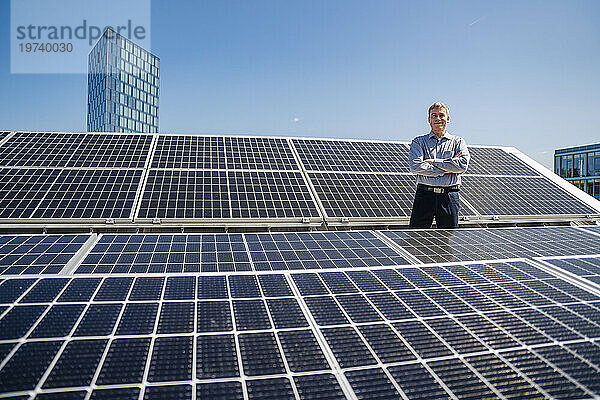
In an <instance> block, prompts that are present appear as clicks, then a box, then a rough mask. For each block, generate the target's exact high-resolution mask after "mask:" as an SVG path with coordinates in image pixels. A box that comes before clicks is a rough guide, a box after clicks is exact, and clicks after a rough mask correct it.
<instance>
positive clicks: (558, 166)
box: [554, 157, 560, 175]
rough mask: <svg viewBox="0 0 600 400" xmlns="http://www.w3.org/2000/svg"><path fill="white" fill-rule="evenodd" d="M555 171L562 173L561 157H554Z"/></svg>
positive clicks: (558, 173)
mask: <svg viewBox="0 0 600 400" xmlns="http://www.w3.org/2000/svg"><path fill="white" fill-rule="evenodd" d="M554 173H555V174H556V175H560V157H554Z"/></svg>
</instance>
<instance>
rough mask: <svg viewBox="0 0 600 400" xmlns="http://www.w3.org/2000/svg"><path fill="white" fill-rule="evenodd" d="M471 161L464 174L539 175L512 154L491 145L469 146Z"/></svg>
mask: <svg viewBox="0 0 600 400" xmlns="http://www.w3.org/2000/svg"><path fill="white" fill-rule="evenodd" d="M469 153H470V155H471V161H470V162H469V168H468V169H467V172H466V174H476V175H523V176H539V175H540V174H539V172H537V171H536V170H535V169H533V168H532V167H531V166H529V165H528V164H526V163H525V162H524V161H522V160H521V159H520V158H518V157H517V156H515V155H514V154H510V153H507V152H506V151H504V150H502V149H499V148H493V147H477V146H469Z"/></svg>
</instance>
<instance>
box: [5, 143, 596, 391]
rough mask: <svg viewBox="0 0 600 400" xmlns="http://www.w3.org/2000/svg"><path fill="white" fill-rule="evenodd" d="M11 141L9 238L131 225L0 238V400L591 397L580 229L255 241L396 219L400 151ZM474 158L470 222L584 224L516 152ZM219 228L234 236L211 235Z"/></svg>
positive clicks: (586, 269) (592, 363) (590, 333)
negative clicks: (14, 230)
mask: <svg viewBox="0 0 600 400" xmlns="http://www.w3.org/2000/svg"><path fill="white" fill-rule="evenodd" d="M17 137H18V140H20V142H19V143H22V146H23V147H22V148H21V149H20V150H21V151H20V152H19V151H14V149H7V148H6V146H0V165H4V164H2V162H7V163H8V164H7V165H9V166H10V167H11V168H4V169H0V205H1V206H2V207H0V209H1V210H3V211H2V212H3V213H0V218H4V219H5V222H10V223H15V224H16V223H21V222H25V221H29V222H38V223H39V222H40V221H39V220H38V218H43V219H44V221H43V222H44V224H45V225H46V223H48V225H49V226H51V225H53V224H54V223H59V221H60V220H61V219H69V218H75V219H77V220H75V221H69V220H68V221H66V222H69V223H75V222H77V223H80V224H83V225H86V224H92V223H98V221H94V220H93V219H92V218H95V219H98V218H103V219H109V218H131V217H132V215H133V214H134V213H137V218H138V219H137V220H135V222H133V224H132V225H124V226H123V227H120V226H118V227H115V228H114V229H111V228H110V225H107V227H108V228H104V231H105V233H101V234H99V235H98V236H96V235H91V234H54V235H14V234H11V235H5V236H0V275H1V276H0V397H1V398H23V399H28V400H32V399H61V400H68V399H82V400H90V399H111V400H115V399H132V398H135V399H142V398H143V399H147V400H151V399H165V398H168V399H174V398H182V399H192V398H196V399H205V398H209V399H218V398H225V399H245V400H250V399H266V398H273V399H286V398H289V399H344V398H359V399H371V398H374V397H378V398H390V399H397V398H432V399H433V398H594V397H598V396H600V385H599V384H598V379H597V378H598V372H599V371H600V290H598V289H594V288H599V287H600V286H597V284H600V280H599V279H598V276H600V274H599V273H600V262H599V261H598V259H599V256H598V255H600V244H598V243H599V242H598V240H597V239H598V238H597V235H598V233H597V232H596V233H595V230H596V228H591V229H590V230H586V229H582V228H575V227H539V228H494V229H490V228H487V229H461V230H436V231H431V230H404V231H382V232H374V231H367V230H360V231H359V230H340V231H334V230H323V231H308V232H294V231H287V232H270V231H269V232H267V233H262V232H253V231H252V229H253V228H252V227H253V226H255V225H253V224H254V223H260V224H262V225H261V226H263V227H267V226H271V224H272V223H274V222H278V221H279V222H285V223H286V224H289V225H286V230H287V228H288V227H290V228H292V229H293V227H294V226H295V227H296V228H298V226H299V225H298V224H303V225H302V226H304V227H308V226H309V225H310V226H311V227H312V228H316V226H317V224H318V223H320V222H323V221H322V218H321V213H322V212H323V209H324V210H325V211H326V219H325V223H324V224H323V225H321V226H319V227H318V229H331V227H330V226H328V224H327V223H331V222H332V218H341V220H340V221H339V222H342V223H344V217H349V218H358V219H359V220H358V222H360V223H365V222H373V223H382V222H383V221H385V223H389V221H390V220H391V221H393V220H394V219H396V221H400V222H405V221H406V219H407V217H408V215H409V213H410V208H411V205H412V198H413V194H414V176H412V175H409V174H408V173H407V169H406V167H407V165H406V158H407V151H408V147H407V146H406V145H404V144H402V143H387V142H362V141H340V140H313V139H310V140H309V139H306V140H305V139H281V138H251V137H218V136H192V135H188V136H184V135H160V136H157V137H156V138H154V136H151V135H117V134H115V135H109V134H93V135H92V134H90V135H84V134H81V135H77V134H42V133H21V134H18V135H14V137H12V136H11V139H10V140H8V141H11V140H13V139H15V138H17ZM0 140H1V134H0ZM15 140H16V139H15ZM15 143H16V142H15ZM290 144H291V146H290ZM154 145H156V151H155V152H154V153H153V154H152V156H149V152H150V151H151V150H150V149H151V147H152V146H154ZM472 149H473V151H472V153H473V156H475V158H476V159H477V161H476V162H474V163H472V165H471V168H470V170H469V172H470V173H471V175H468V176H466V177H465V185H464V186H463V189H464V193H463V196H464V197H463V198H464V199H467V200H469V203H470V204H471V205H473V206H474V208H475V209H476V210H477V211H478V212H479V213H481V214H484V215H518V216H520V215H522V214H521V213H525V214H524V215H527V216H528V218H529V219H528V220H529V221H539V220H540V219H538V218H537V216H539V215H549V214H555V213H558V214H559V215H558V216H554V217H553V218H559V217H560V215H562V216H563V217H565V218H574V216H576V215H587V214H596V213H597V210H595V209H593V207H590V206H588V205H586V204H584V202H582V201H580V200H579V199H578V197H577V196H572V195H571V194H570V193H568V192H567V191H563V190H562V189H560V188H557V187H556V186H557V185H554V184H553V183H552V182H551V181H549V180H548V179H546V178H545V177H542V176H539V175H541V174H538V173H537V170H536V169H535V168H532V167H529V166H527V163H525V162H522V161H521V160H520V159H518V158H517V157H515V156H513V155H512V154H509V153H508V152H505V151H504V150H502V149H497V148H494V149H488V148H485V149H484V148H479V147H473V148H472ZM298 156H299V157H298ZM149 159H151V160H152V167H151V168H149V167H148V165H147V161H148V160H149ZM297 159H299V160H300V161H302V163H300V164H297V161H296V160H297ZM16 165H24V166H25V165H27V166H28V167H27V168H15V166H16ZM52 166H53V167H54V168H53V167H52ZM134 167H135V168H134ZM103 168H104V169H103ZM145 168H146V169H145ZM483 175H488V176H483ZM536 175H538V176H536ZM142 178H143V179H144V182H145V181H146V180H147V184H146V186H145V188H141V187H139V186H140V185H139V182H140V180H142ZM308 178H310V180H311V181H310V182H308V181H305V179H308ZM542 183H543V184H542ZM538 184H539V185H538ZM494 185H496V186H501V185H504V188H503V189H502V190H499V189H498V191H497V192H496V191H495V190H497V189H495V188H496V186H494ZM540 185H541V186H540ZM490 187H491V188H490ZM540 188H542V189H543V190H544V191H543V192H538V191H539V190H540ZM317 196H318V198H317ZM471 197H473V198H474V200H473V201H471ZM547 198H551V199H552V200H548V199H547ZM313 199H314V200H313ZM319 200H320V201H319ZM553 202H554V203H555V204H552V203H553ZM317 205H318V206H317ZM134 208H135V209H136V211H135V212H134ZM463 212H466V213H469V212H470V210H468V208H466V207H463ZM10 218H13V220H10V221H6V220H7V219H10ZM145 219H148V220H145ZM150 219H151V220H152V222H153V224H152V226H150V224H149V222H150V221H149V220H150ZM157 219H166V220H169V219H171V221H167V222H170V223H173V224H174V225H173V226H177V227H181V226H183V227H184V228H186V229H187V228H188V227H191V226H193V228H192V229H196V228H199V227H201V226H202V229H203V233H196V234H193V233H191V232H190V233H189V234H188V233H186V234H184V233H178V234H172V233H152V232H163V231H165V227H166V229H167V230H168V229H174V228H168V225H162V226H161V225H160V222H162V221H157ZM235 219H240V221H242V222H240V221H232V220H235ZM14 221H17V222H14ZM307 221H308V222H310V224H307ZM107 222H108V221H107ZM234 222H237V223H238V224H240V223H243V225H244V226H243V227H241V229H240V225H237V226H236V227H235V229H236V230H228V225H233V223H234ZM333 222H335V223H337V222H338V221H337V220H334V221H333ZM353 222H354V221H353ZM118 223H119V224H121V223H124V224H125V223H127V222H122V221H118ZM138 223H139V225H138ZM175 224H177V225H175ZM206 224H210V225H211V226H213V227H214V229H211V230H210V231H209V230H208V229H205V227H206ZM45 225H44V226H45ZM15 226H16V225H15ZM33 226H36V225H31V227H33ZM39 226H41V224H40V225H39ZM73 226H75V225H73ZM128 226H129V227H128ZM132 226H133V227H136V226H138V227H140V229H142V230H143V231H139V232H142V233H133V232H137V231H133V230H131V229H130V228H131V227H132ZM348 226H350V224H349V225H348ZM19 227H20V226H19ZM52 228H55V227H54V226H52ZM80 228H81V226H80ZM122 228H125V229H127V232H129V233H116V232H118V231H120V229H122ZM34 229H35V228H34ZM94 229H96V228H94ZM215 229H219V230H221V231H222V230H225V232H227V233H214V232H215ZM304 229H306V228H304ZM65 231H69V228H68V227H66V228H65V226H62V227H61V231H60V232H65ZM207 231H208V232H207ZM240 231H241V232H243V233H236V232H240ZM80 232H81V230H80ZM169 232H173V231H172V230H170V231H169ZM411 255H412V257H411ZM533 257H535V259H534V260H531V259H528V258H533ZM411 260H413V261H414V262H416V261H417V260H419V261H421V262H423V263H425V264H415V265H409V263H410V262H411ZM561 270H562V271H561ZM26 274H29V275H26ZM43 274H48V276H44V275H43ZM71 274H72V275H71ZM15 275H21V276H15ZM586 280H587V282H586Z"/></svg>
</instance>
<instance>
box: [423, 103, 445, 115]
mask: <svg viewBox="0 0 600 400" xmlns="http://www.w3.org/2000/svg"><path fill="white" fill-rule="evenodd" d="M436 108H443V109H445V110H446V114H448V115H449V114H450V109H449V108H448V106H447V105H445V104H444V103H442V102H441V101H436V102H435V103H433V104H432V105H431V107H429V110H428V111H427V117H429V115H431V110H433V109H436Z"/></svg>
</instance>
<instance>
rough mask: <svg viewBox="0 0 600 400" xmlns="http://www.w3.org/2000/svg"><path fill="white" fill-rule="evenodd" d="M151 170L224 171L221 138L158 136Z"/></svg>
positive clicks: (223, 145) (223, 153)
mask: <svg viewBox="0 0 600 400" xmlns="http://www.w3.org/2000/svg"><path fill="white" fill-rule="evenodd" d="M151 168H182V169H219V168H220V169H225V144H224V141H223V138H222V137H214V136H191V135H190V136H186V135H181V136H175V135H170V136H166V135H159V136H158V142H157V144H156V149H155V150H154V157H153V158H152V163H151Z"/></svg>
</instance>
